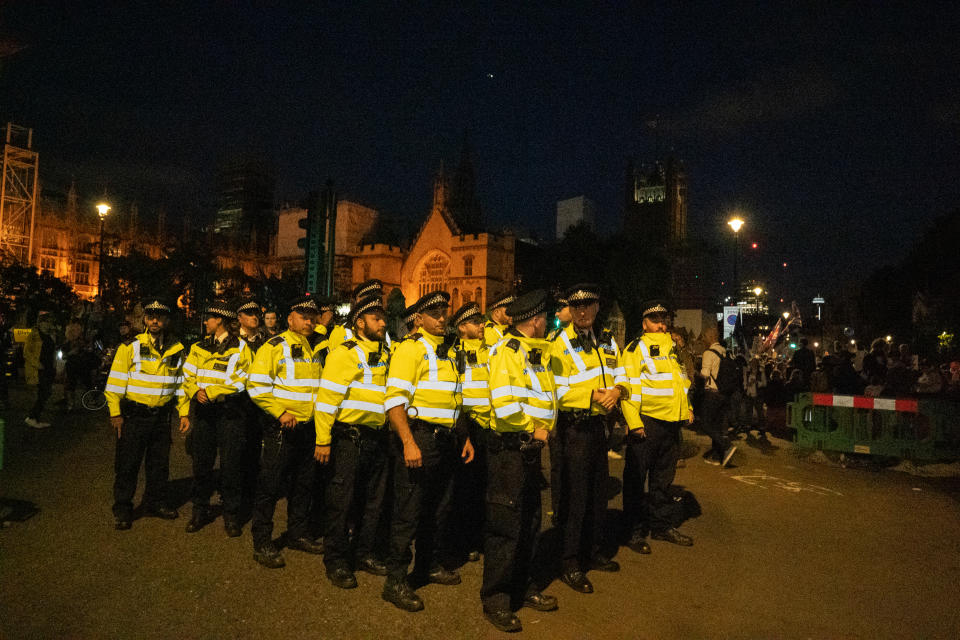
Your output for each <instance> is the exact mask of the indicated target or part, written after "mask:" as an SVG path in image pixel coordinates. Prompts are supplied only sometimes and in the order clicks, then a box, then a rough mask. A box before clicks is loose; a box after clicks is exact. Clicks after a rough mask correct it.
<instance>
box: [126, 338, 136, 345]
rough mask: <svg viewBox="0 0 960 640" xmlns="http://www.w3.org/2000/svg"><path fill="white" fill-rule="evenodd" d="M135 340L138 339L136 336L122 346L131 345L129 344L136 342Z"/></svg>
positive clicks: (128, 339)
mask: <svg viewBox="0 0 960 640" xmlns="http://www.w3.org/2000/svg"><path fill="white" fill-rule="evenodd" d="M137 339H138V338H137V336H133V337H132V338H127V339H126V340H124V341H123V344H125V345H131V344H133V343H134V342H136V341H137Z"/></svg>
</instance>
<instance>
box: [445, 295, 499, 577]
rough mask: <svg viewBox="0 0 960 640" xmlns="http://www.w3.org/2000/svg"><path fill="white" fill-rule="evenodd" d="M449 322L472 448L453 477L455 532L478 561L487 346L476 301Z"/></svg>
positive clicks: (484, 464)
mask: <svg viewBox="0 0 960 640" xmlns="http://www.w3.org/2000/svg"><path fill="white" fill-rule="evenodd" d="M450 325H451V326H452V327H453V328H454V329H456V331H457V335H458V337H459V338H460V352H461V353H460V354H458V357H459V358H460V359H461V362H460V363H459V364H460V365H461V366H462V368H463V374H462V375H463V385H462V387H463V411H462V412H461V414H460V420H461V421H462V423H463V424H462V425H461V427H462V428H465V429H466V433H468V434H469V437H470V442H472V443H473V451H474V455H473V462H472V463H470V464H467V465H461V466H460V467H459V468H458V469H457V472H456V476H455V477H454V502H455V508H454V512H453V514H454V518H455V520H456V524H457V526H456V527H455V535H457V536H458V538H459V539H461V541H462V544H463V547H464V549H465V551H466V556H467V559H468V560H471V561H477V560H479V559H480V551H481V549H482V548H483V515H484V495H485V493H486V485H487V477H486V476H487V455H486V454H487V450H486V441H487V438H486V435H487V429H489V427H490V390H489V388H488V386H487V379H488V369H487V361H488V358H489V354H490V348H489V347H488V346H487V345H486V343H484V341H483V314H482V313H481V311H480V305H478V304H477V303H476V302H468V303H466V304H464V305H463V306H461V307H460V308H459V309H457V310H456V311H455V312H454V314H453V316H452V317H451V318H450ZM461 354H462V355H461Z"/></svg>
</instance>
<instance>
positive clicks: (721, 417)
mask: <svg viewBox="0 0 960 640" xmlns="http://www.w3.org/2000/svg"><path fill="white" fill-rule="evenodd" d="M729 421H730V398H729V397H728V396H725V395H723V394H722V393H720V392H719V391H711V390H710V389H707V390H705V391H704V392H703V430H704V431H705V432H706V433H707V435H708V436H710V441H711V443H712V448H711V450H710V453H711V454H713V455H714V456H715V457H716V458H717V460H721V459H723V454H724V453H725V452H726V450H727V449H728V448H729V447H730V438H729V436H727V424H728V423H729Z"/></svg>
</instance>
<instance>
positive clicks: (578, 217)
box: [557, 196, 597, 240]
mask: <svg viewBox="0 0 960 640" xmlns="http://www.w3.org/2000/svg"><path fill="white" fill-rule="evenodd" d="M596 217H597V206H596V205H595V204H594V203H593V200H591V199H590V198H587V197H586V196H577V197H576V198H568V199H566V200H560V201H558V202H557V240H562V239H563V236H565V235H566V233H567V230H568V229H569V228H570V227H575V226H577V225H578V224H586V225H587V226H588V227H590V228H591V229H594V228H595V226H594V225H595V224H596Z"/></svg>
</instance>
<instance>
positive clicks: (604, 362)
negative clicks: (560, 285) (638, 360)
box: [551, 323, 623, 414]
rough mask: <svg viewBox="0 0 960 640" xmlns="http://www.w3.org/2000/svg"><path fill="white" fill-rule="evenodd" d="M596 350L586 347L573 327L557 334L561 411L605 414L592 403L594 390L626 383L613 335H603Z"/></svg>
mask: <svg viewBox="0 0 960 640" xmlns="http://www.w3.org/2000/svg"><path fill="white" fill-rule="evenodd" d="M599 341H600V343H599V344H598V345H596V346H593V345H583V344H581V341H580V339H579V338H578V337H577V330H576V327H574V325H573V324H572V323H571V324H569V325H568V326H567V327H566V328H565V329H564V330H563V331H561V332H560V333H559V334H557V337H556V338H554V340H553V342H552V343H551V344H552V353H551V363H552V366H553V373H554V375H555V376H556V383H557V399H558V400H559V402H560V410H561V411H572V410H574V409H580V410H584V409H589V410H590V413H592V414H605V413H606V412H607V411H606V409H604V408H603V407H602V406H601V405H599V404H597V403H594V402H592V397H593V391H594V389H612V388H613V387H614V385H616V384H618V383H619V382H621V381H622V380H623V366H622V364H621V363H620V349H619V348H618V347H617V343H616V341H615V340H614V339H613V336H611V335H610V333H609V332H607V331H604V332H601V335H600V336H599Z"/></svg>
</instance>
